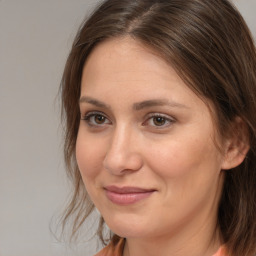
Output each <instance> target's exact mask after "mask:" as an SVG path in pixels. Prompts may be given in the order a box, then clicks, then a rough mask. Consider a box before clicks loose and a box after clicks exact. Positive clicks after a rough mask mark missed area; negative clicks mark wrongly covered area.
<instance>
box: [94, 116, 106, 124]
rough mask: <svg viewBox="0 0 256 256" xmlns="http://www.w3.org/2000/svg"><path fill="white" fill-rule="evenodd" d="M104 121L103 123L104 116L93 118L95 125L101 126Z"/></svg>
mask: <svg viewBox="0 0 256 256" xmlns="http://www.w3.org/2000/svg"><path fill="white" fill-rule="evenodd" d="M104 121H105V117H104V116H100V115H97V116H96V117H95V122H96V123H97V124H102V123H104Z"/></svg>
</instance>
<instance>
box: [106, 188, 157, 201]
mask: <svg viewBox="0 0 256 256" xmlns="http://www.w3.org/2000/svg"><path fill="white" fill-rule="evenodd" d="M104 189H105V193H106V196H107V198H108V199H109V200H110V201H111V202H112V203H114V204H118V205H129V204H135V203H137V202H139V201H141V200H144V199H146V198H148V197H150V196H151V195H152V194H153V193H154V192H156V190H155V189H144V188H139V187H117V186H107V187H104Z"/></svg>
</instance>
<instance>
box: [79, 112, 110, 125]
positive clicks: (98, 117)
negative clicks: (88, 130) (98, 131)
mask: <svg viewBox="0 0 256 256" xmlns="http://www.w3.org/2000/svg"><path fill="white" fill-rule="evenodd" d="M82 120H84V121H86V123H87V124H88V125H90V126H103V125H105V124H111V122H110V120H109V119H108V118H107V117H106V116H105V115H104V114H103V113H101V112H89V113H87V114H86V115H85V116H84V117H83V118H82Z"/></svg>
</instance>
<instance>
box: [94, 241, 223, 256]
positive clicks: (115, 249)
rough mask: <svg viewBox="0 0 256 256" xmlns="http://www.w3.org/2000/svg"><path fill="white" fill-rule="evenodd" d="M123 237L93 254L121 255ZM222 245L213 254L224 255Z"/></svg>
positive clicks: (101, 255)
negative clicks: (115, 243) (114, 243)
mask: <svg viewBox="0 0 256 256" xmlns="http://www.w3.org/2000/svg"><path fill="white" fill-rule="evenodd" d="M124 241H125V240H124V239H120V241H119V242H118V244H117V245H116V246H114V245H113V243H112V242H111V243H110V244H109V245H108V246H106V247H105V248H103V249H102V250H101V251H100V252H98V253H97V254H96V255H95V256H122V254H123V248H124ZM225 255H226V254H225V249H224V247H220V249H219V250H218V251H217V252H216V253H215V254H214V255H213V256H225Z"/></svg>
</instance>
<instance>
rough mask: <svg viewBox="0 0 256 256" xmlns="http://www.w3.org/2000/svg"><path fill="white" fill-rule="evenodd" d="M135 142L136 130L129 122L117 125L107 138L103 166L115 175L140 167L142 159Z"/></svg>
mask: <svg viewBox="0 0 256 256" xmlns="http://www.w3.org/2000/svg"><path fill="white" fill-rule="evenodd" d="M137 142H138V141H137V136H136V132H135V131H134V129H133V128H132V127H131V126H130V125H129V124H122V125H117V126H116V127H115V129H114V130H113V133H112V136H111V138H110V140H109V146H108V150H107V152H106V155H105V159H104V167H105V168H106V169H107V170H108V171H109V172H111V173H113V174H115V175H122V174H123V173H124V172H127V171H136V170H138V169H140V167H141V165H142V159H141V156H140V153H139V152H138V149H137V146H136V143H137Z"/></svg>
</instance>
